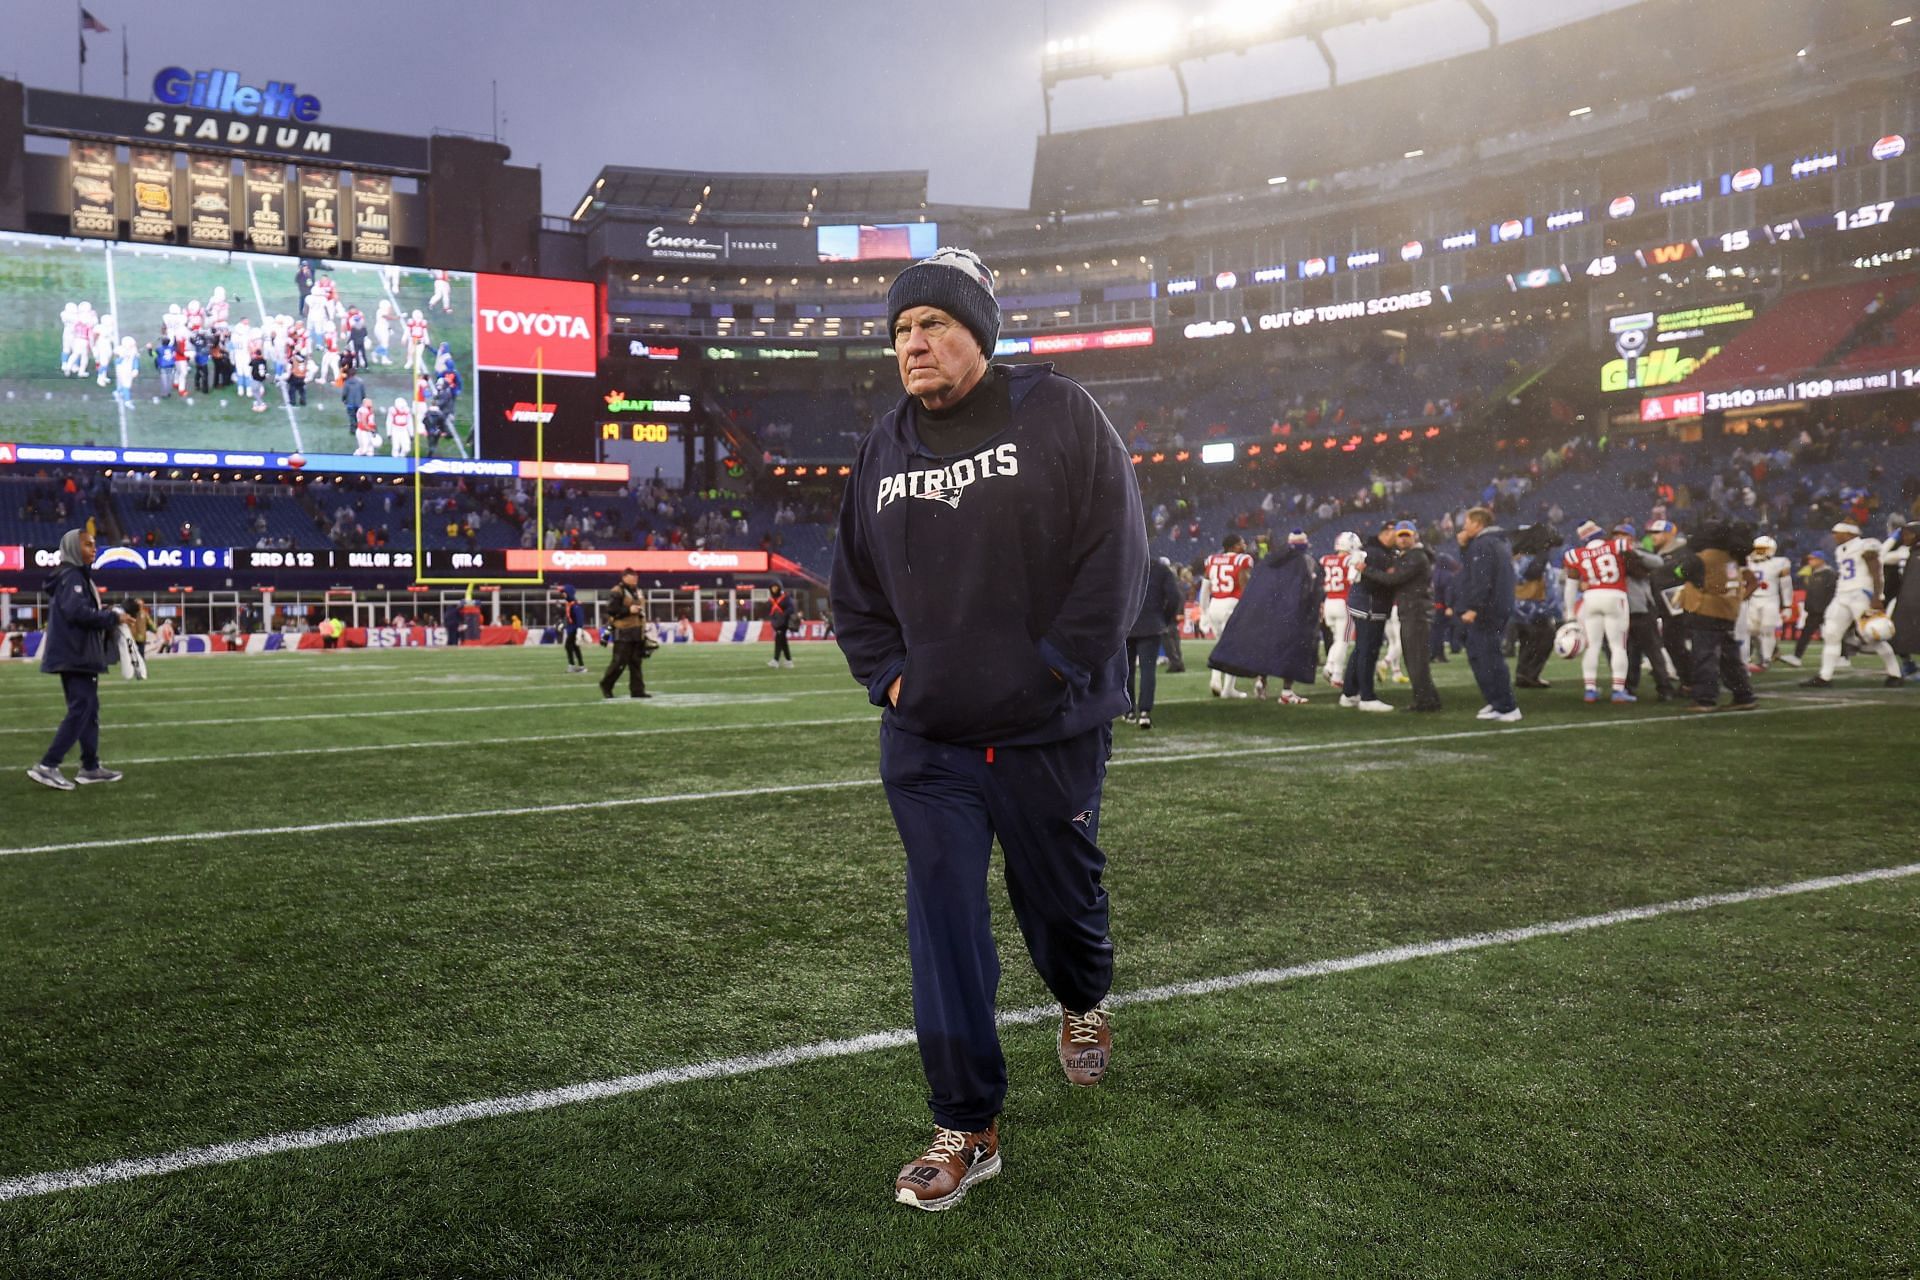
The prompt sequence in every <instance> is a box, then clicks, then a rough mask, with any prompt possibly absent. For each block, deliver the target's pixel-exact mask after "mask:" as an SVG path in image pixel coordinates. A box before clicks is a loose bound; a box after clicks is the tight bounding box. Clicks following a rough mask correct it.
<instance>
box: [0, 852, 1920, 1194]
mask: <svg viewBox="0 0 1920 1280" xmlns="http://www.w3.org/2000/svg"><path fill="white" fill-rule="evenodd" d="M1914 875H1920V863H1907V864H1905V865H1903V866H1896V867H1877V868H1874V869H1873V870H1870V871H1855V872H1849V873H1847V874H1844V875H1833V876H1820V877H1817V878H1815V879H1810V880H1795V881H1791V882H1789V883H1787V884H1777V885H1767V886H1762V887H1757V888H1752V889H1739V890H1734V891H1732V892H1728V893H1707V894H1701V895H1699V896H1697V897H1692V898H1680V899H1675V900H1672V901H1668V902H1655V903H1649V904H1647V905H1645V906H1639V907H1621V908H1619V909H1617V910H1613V911H1603V912H1600V913H1599V914H1597V915H1587V916H1575V917H1572V918H1570V919H1565V920H1549V921H1545V922H1543V923H1540V924H1530V925H1523V926H1520V927H1518V928H1512V929H1495V930H1492V931H1490V932H1487V933H1469V934H1463V935H1461V936H1459V937H1455V938H1441V939H1438V940H1435V941H1432V942H1416V943H1408V944H1406V945H1403V946H1398V947H1383V948H1381V949H1380V950H1377V951H1363V952H1360V953H1358V954H1355V955H1347V956H1338V957H1335V958H1333V959H1328V960H1314V961H1309V962H1307V963H1305V964H1296V965H1288V966H1286V967H1284V968H1274V969H1248V970H1243V971H1242V972H1240V973H1230V974H1225V975H1222V976H1220V977H1216V978H1202V979H1199V980H1197V981H1193V982H1176V983H1169V984H1166V985H1164V986H1158V987H1146V988H1143V989H1141V990H1138V991H1128V992H1123V993H1121V994H1118V995H1114V996H1111V997H1109V998H1108V1000H1107V1005H1108V1007H1109V1008H1115V1009H1119V1008H1126V1007H1128V1006H1131V1005H1144V1004H1160V1003H1163V1002H1165V1001H1168V1000H1182V999H1188V998H1191V997H1195V996H1214V995H1220V994H1222V993H1223V992H1229V991H1240V990H1245V989H1247V988H1251V987H1273V986H1280V985H1283V984H1286V983H1291V982H1300V981H1303V980H1305V979H1308V978H1325V977H1331V976H1333V975H1335V974H1342V973H1356V972H1359V971H1361V970H1364V969H1379V968H1384V967H1385V966H1387V965H1396V964H1405V963H1407V962H1408V961H1412V960H1428V959H1432V958H1434V957H1437V956H1450V955H1459V954H1461V953H1462V952H1468V951H1485V950H1489V949H1491V948H1493V947H1507V946H1514V945H1517V944H1519V943H1523V942H1533V941H1537V940H1539V939H1543V938H1558V937H1564V936H1566V935H1568V934H1575V933H1586V932H1591V931H1592V930H1595V929H1605V928H1610V927H1612V926H1614V925H1621V924H1631V923H1634V922H1636V921H1641V920H1655V919H1658V918H1660V917H1662V916H1674V915H1688V914H1693V913H1696V912H1701V911H1710V910H1713V909H1715V908H1719V907H1734V906H1741V905H1744V904H1746V903H1750V902H1764V901H1767V900H1770V899H1775V898H1786V897H1792V896H1795V895H1799V894H1807V893H1822V892H1825V891H1828V890H1832V889H1844V888H1851V887H1853V886H1856V885H1862V884H1872V883H1876V882H1885V881H1893V880H1903V879H1907V878H1909V877H1911V876H1914ZM1059 1016H1060V1010H1059V1007H1058V1006H1056V1005H1036V1006H1034V1007H1031V1008H1027V1009H1015V1010H1010V1011H1008V1012H1006V1013H1002V1014H1000V1015H999V1018H998V1021H999V1023H1000V1025H1001V1026H1003V1027H1019V1026H1031V1025H1034V1024H1036V1023H1051V1022H1052V1021H1054V1020H1055V1019H1057V1018H1058V1017H1059ZM913 1043H914V1033H913V1031H912V1029H911V1028H894V1029H892V1030H887V1031H872V1032H868V1033H866V1034H864V1035H856V1036H851V1037H849V1038H847V1039H843V1040H819V1041H815V1042H813V1043H811V1044H801V1045H788V1046H785V1047H783V1048H779V1049H773V1050H770V1051H768V1052H765V1053H753V1054H743V1055H741V1056H739V1057H734V1058H716V1059H709V1060H707V1061H705V1062H690V1063H685V1064H683V1065H680V1066H675V1067H662V1068H658V1069H656V1070H653V1071H645V1072H640V1073H637V1074H634V1075H626V1076H616V1077H614V1078H613V1079H610V1080H591V1081H585V1082H582V1083H579V1084H568V1085H560V1086H558V1087H556V1088H551V1089H537V1090H534V1091H532V1092H529V1093H515V1094H507V1095H504V1096H501V1097H494V1098H482V1099H479V1100H476V1101H473V1102H461V1103H455V1104H452V1105H450V1106H443V1107H431V1108H428V1109H426V1110H424V1111H407V1112H401V1113H399V1114H397V1115H384V1116H364V1117H362V1118H360V1119H358V1120H350V1121H348V1122H346V1123H345V1124H334V1125H322V1126H319V1127H317V1128H312V1129H299V1130H294V1131H291V1132H283V1133H272V1134H266V1135H264V1136H262V1137H258V1138H245V1139H242V1140H240V1141H238V1142H221V1143H215V1144H213V1145H210V1146H203V1147H187V1148H184V1149H182V1150H179V1151H170V1152H167V1153H165V1154H163V1155H154V1156H140V1157H136V1158H134V1159H131V1160H114V1161H109V1162H107V1163H105V1164H94V1165H87V1166H85V1167H83V1168H78V1169H62V1170H57V1171H54V1172H49V1173H31V1174H24V1175H19V1176H16V1177H12V1178H6V1179H0V1201H4V1200H19V1199H24V1198H27V1197H30V1196H44V1195H51V1194H53V1193H54V1192H57V1191H78V1190H84V1189H86V1188H89V1187H99V1186H105V1185H107V1184H108V1183H114V1182H131V1181H133V1180H135V1179H137V1178H151V1177H156V1176H158V1175H160V1174H166V1173H178V1172H180V1171H182V1170H185V1169H204V1168H208V1167H211V1166H216V1165H229V1164H238V1163H240V1162H241V1161H245V1160H254V1159H258V1158H259V1157H261V1156H271V1155H279V1154H282V1153H284V1152H288V1151H312V1150H315V1149H316V1148H320V1147H337V1146H341V1145H343V1144H345V1143H349V1142H358V1141H360V1140H361V1139H364V1138H378V1137H385V1136H387V1135H389V1134H396V1133H418V1132H421V1131H422V1130H427V1129H444V1128H446V1127H448V1126H449V1125H456V1124H464V1123H465V1122H467V1121H469V1120H490V1119H497V1118H499V1117H502V1116H516V1115H526V1114H528V1113H530V1112H536V1111H550V1110H553V1109H555V1108H557V1107H565V1106H573V1105H575V1104H577V1103H582V1102H598V1101H602V1100H605V1099H608V1098H622V1097H629V1096H631V1095H633V1094H637V1093H646V1092H648V1091H651V1090H655V1089H662V1088H666V1087H668V1086H671V1085H676V1084H688V1083H691V1082H693V1081H697V1080H727V1079H732V1078H734V1077H737V1076H745V1075H751V1074H754V1073H755V1072H760V1071H771V1070H774V1069H777V1068H780V1067H793V1066H799V1065H800V1064H802V1063H807V1062H821V1061H825V1060H829V1059H834V1058H852V1057H857V1056H860V1055H863V1054H869V1053H878V1052H881V1051H884V1050H888V1049H903V1048H905V1047H907V1046H908V1045H910V1044H913Z"/></svg>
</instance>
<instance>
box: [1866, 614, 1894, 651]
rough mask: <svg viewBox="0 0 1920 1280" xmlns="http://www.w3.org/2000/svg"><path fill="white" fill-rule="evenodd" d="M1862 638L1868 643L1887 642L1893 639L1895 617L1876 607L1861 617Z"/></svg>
mask: <svg viewBox="0 0 1920 1280" xmlns="http://www.w3.org/2000/svg"><path fill="white" fill-rule="evenodd" d="M1858 626H1859V628H1860V638H1861V639H1862V640H1865V641H1866V642H1867V643H1868V644H1885V643H1886V642H1887V641H1889V640H1892V639H1893V630H1894V628H1893V619H1892V618H1889V617H1888V616H1887V615H1886V614H1884V613H1882V612H1881V611H1880V610H1878V609H1876V610H1874V611H1873V612H1872V613H1869V614H1865V615H1863V616H1862V617H1861V619H1860V621H1859V623H1858Z"/></svg>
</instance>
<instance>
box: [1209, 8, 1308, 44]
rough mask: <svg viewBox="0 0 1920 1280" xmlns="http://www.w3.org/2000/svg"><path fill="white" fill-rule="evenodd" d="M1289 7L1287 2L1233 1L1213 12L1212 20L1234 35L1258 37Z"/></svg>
mask: <svg viewBox="0 0 1920 1280" xmlns="http://www.w3.org/2000/svg"><path fill="white" fill-rule="evenodd" d="M1290 7H1291V6H1290V5H1289V3H1288V0H1235V2H1234V3H1231V4H1224V5H1221V6H1220V8H1219V9H1217V10H1215V11H1214V13H1213V15H1212V20H1213V22H1214V23H1215V24H1217V25H1219V26H1222V27H1225V28H1226V29H1227V30H1228V31H1231V32H1233V33H1234V34H1235V35H1240V36H1251V35H1258V34H1259V33H1260V32H1262V31H1265V30H1266V29H1267V28H1269V27H1271V26H1272V25H1273V24H1274V23H1276V22H1278V21H1279V20H1280V16H1281V15H1282V14H1283V13H1285V12H1286V10H1287V9H1288V8H1290Z"/></svg>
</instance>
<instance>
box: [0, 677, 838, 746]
mask: <svg viewBox="0 0 1920 1280" xmlns="http://www.w3.org/2000/svg"><path fill="white" fill-rule="evenodd" d="M828 696H831V697H845V696H846V690H844V689H792V690H789V691H787V692H785V693H778V692H767V693H711V694H709V693H701V692H674V693H656V694H654V695H653V697H652V698H651V699H649V700H648V702H647V706H648V707H649V708H650V710H649V711H648V712H647V714H658V713H659V712H661V711H683V710H686V709H687V708H689V707H745V706H766V705H769V704H771V703H776V702H786V701H789V700H791V699H793V698H819V697H828ZM718 699H725V701H718ZM607 701H612V702H614V703H616V704H623V705H624V704H626V703H627V702H628V698H627V696H626V695H625V694H616V695H615V696H614V697H613V698H612V699H606V698H600V697H595V696H587V697H580V698H573V699H570V700H568V701H566V702H503V703H497V704H495V705H492V706H485V707H390V708H388V709H386V710H384V711H311V712H302V713H301V714H299V715H292V716H229V717H226V718H223V719H213V720H125V721H112V720H109V721H105V722H103V723H102V724H101V726H100V731H101V732H102V733H119V732H121V731H122V730H126V729H181V728H185V727H187V726H189V725H235V724H292V723H294V722H296V721H304V720H364V719H368V718H371V717H375V716H452V715H469V714H473V713H478V712H485V713H491V712H495V711H550V710H552V709H554V708H555V707H573V708H576V709H577V708H581V707H595V706H599V705H600V704H601V703H603V702H607ZM47 732H48V730H47V726H46V725H35V726H32V727H30V728H12V729H0V734H5V733H27V734H38V735H40V736H41V737H45V736H46V735H47ZM507 741H509V742H511V741H513V739H512V738H508V739H507Z"/></svg>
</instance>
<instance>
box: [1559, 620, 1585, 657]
mask: <svg viewBox="0 0 1920 1280" xmlns="http://www.w3.org/2000/svg"><path fill="white" fill-rule="evenodd" d="M1586 647H1587V634H1586V632H1585V631H1584V630H1582V629H1581V627H1580V624H1579V623H1577V622H1569V623H1566V624H1564V625H1562V626H1561V628H1560V630H1558V631H1556V632H1554V635H1553V651H1554V652H1555V653H1557V654H1559V655H1560V656H1561V657H1563V658H1577V657H1579V656H1580V654H1581V651H1582V650H1584V649H1585V648H1586Z"/></svg>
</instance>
